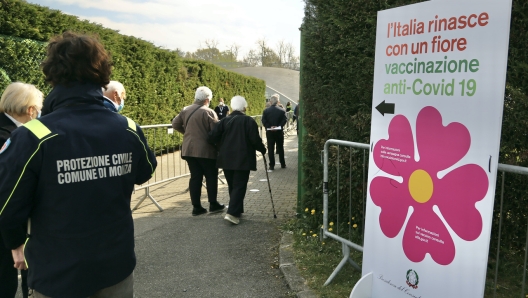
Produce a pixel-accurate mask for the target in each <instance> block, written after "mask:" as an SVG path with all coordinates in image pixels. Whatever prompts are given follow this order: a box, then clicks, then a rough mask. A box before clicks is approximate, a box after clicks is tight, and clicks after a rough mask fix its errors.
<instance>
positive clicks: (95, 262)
mask: <svg viewBox="0 0 528 298" xmlns="http://www.w3.org/2000/svg"><path fill="white" fill-rule="evenodd" d="M42 69H43V72H44V75H45V79H46V81H47V82H49V83H50V84H51V85H52V86H53V90H52V91H51V93H50V94H49V95H48V96H47V98H46V100H45V101H44V107H43V109H42V115H43V116H42V117H41V118H39V119H34V120H32V121H30V122H28V123H26V124H25V125H23V126H21V127H19V128H18V129H16V130H15V131H14V132H13V134H12V135H11V142H10V144H9V146H7V147H4V149H3V150H2V152H1V153H0V208H1V209H0V225H1V226H3V227H5V228H10V227H16V226H19V225H21V224H23V223H24V222H26V220H27V219H28V218H31V227H30V230H31V234H30V236H29V239H28V241H27V242H26V246H25V250H24V253H25V256H26V261H27V265H28V269H29V287H30V288H32V289H33V290H34V291H33V296H32V297H35V298H42V297H71V298H75V297H79V298H80V297H83V298H84V297H115V298H132V297H133V275H132V272H133V270H134V267H135V265H136V257H135V253H134V222H133V219H132V213H131V210H130V198H131V195H132V191H133V190H134V184H141V183H144V182H146V181H148V180H149V179H150V177H151V176H152V173H153V172H154V170H155V168H156V159H155V156H154V154H153V153H152V151H151V150H150V149H149V147H148V145H147V142H146V140H145V137H144V135H143V132H142V131H141V128H140V127H139V126H138V125H137V124H135V123H134V122H133V121H132V120H130V119H128V118H126V117H123V116H121V115H119V114H117V113H113V112H111V111H109V110H107V109H106V108H105V107H104V105H103V94H102V87H103V86H106V85H107V84H108V82H109V78H110V74H111V63H110V57H109V55H108V54H107V52H106V51H105V49H104V48H103V46H102V44H101V43H100V42H99V41H98V40H97V39H95V38H93V37H90V36H85V35H77V34H74V33H71V32H65V33H64V34H62V36H58V37H55V38H53V39H52V40H51V41H50V43H49V44H48V49H47V57H46V59H45V60H44V62H43V63H42ZM8 165H9V166H8ZM105 295H106V296H105Z"/></svg>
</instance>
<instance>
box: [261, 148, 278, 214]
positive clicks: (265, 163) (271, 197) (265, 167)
mask: <svg viewBox="0 0 528 298" xmlns="http://www.w3.org/2000/svg"><path fill="white" fill-rule="evenodd" d="M262 158H263V160H264V169H266V180H268V189H269V193H270V199H271V207H272V208H273V218H277V214H276V213H275V204H273V195H272V194H271V185H270V182H269V176H268V163H267V162H266V156H265V155H264V154H262Z"/></svg>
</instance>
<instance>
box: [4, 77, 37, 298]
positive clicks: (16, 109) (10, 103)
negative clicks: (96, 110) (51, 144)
mask: <svg viewBox="0 0 528 298" xmlns="http://www.w3.org/2000/svg"><path fill="white" fill-rule="evenodd" d="M43 97H44V95H43V94H42V92H40V90H38V89H37V88H36V87H35V86H33V85H31V84H24V83H21V82H16V83H11V84H9V86H7V88H6V89H5V90H4V93H3V94H2V98H1V99H0V146H2V147H4V144H6V142H7V140H9V138H10V137H11V133H12V132H13V131H14V130H15V129H16V128H17V127H19V126H22V125H24V123H27V122H29V121H31V120H33V119H34V118H38V117H39V115H40V110H42V100H43ZM9 142H10V141H9ZM7 146H9V143H8V144H6V146H5V147H4V148H6V147H7ZM26 230H27V226H26V224H23V225H20V226H18V227H16V228H13V229H4V228H0V236H1V237H0V297H6V298H7V297H10V298H11V297H15V294H16V291H17V288H18V270H17V269H20V275H21V277H22V296H23V297H24V298H26V297H28V295H29V289H28V285H27V267H26V264H25V260H24V242H25V241H26Z"/></svg>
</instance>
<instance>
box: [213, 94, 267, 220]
mask: <svg viewBox="0 0 528 298" xmlns="http://www.w3.org/2000/svg"><path fill="white" fill-rule="evenodd" d="M246 108H247V102H246V99H245V98H244V97H242V96H235V97H233V98H232V99H231V109H232V111H233V112H232V113H231V114H230V115H229V116H227V117H226V118H224V119H222V120H221V121H220V122H218V124H217V125H216V126H215V127H214V129H213V131H211V132H210V133H209V142H210V143H213V144H217V147H218V148H219V149H218V158H217V159H216V166H217V167H218V168H221V169H223V170H224V175H225V177H226V180H227V185H228V189H229V207H228V209H227V214H226V216H225V218H224V219H225V220H227V221H229V222H231V223H233V224H239V222H240V216H241V215H242V213H244V197H245V195H246V189H247V183H248V181H249V173H250V171H256V170H257V157H256V151H257V150H258V151H260V152H261V153H262V154H266V147H265V146H264V144H263V143H262V139H261V138H260V135H259V132H258V126H257V123H256V122H255V120H253V118H251V117H249V116H246V115H245V111H246Z"/></svg>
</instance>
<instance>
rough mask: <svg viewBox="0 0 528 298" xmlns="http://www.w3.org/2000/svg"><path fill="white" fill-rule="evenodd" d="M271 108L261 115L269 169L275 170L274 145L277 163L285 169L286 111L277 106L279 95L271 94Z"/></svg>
mask: <svg viewBox="0 0 528 298" xmlns="http://www.w3.org/2000/svg"><path fill="white" fill-rule="evenodd" d="M270 103H271V106H270V107H269V108H266V109H265V110H264V113H262V125H264V127H265V128H266V139H267V140H268V150H269V151H268V157H269V169H270V170H273V169H274V168H275V155H274V154H273V153H274V152H275V145H277V149H276V151H277V153H278V154H279V161H280V164H281V168H283V169H284V168H286V161H285V160H284V131H283V129H284V125H285V124H286V121H288V118H286V111H284V109H282V108H281V107H279V106H278V104H280V101H279V95H278V94H273V95H272V96H271V98H270Z"/></svg>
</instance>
